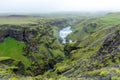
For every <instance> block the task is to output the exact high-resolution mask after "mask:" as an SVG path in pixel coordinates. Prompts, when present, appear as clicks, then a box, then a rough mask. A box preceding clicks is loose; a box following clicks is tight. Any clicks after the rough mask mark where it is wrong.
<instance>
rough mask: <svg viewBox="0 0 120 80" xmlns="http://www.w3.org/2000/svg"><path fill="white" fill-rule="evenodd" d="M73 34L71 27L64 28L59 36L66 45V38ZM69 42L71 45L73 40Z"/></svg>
mask: <svg viewBox="0 0 120 80" xmlns="http://www.w3.org/2000/svg"><path fill="white" fill-rule="evenodd" d="M71 32H72V30H71V26H68V27H66V28H63V29H61V30H60V32H59V36H60V37H61V39H62V43H63V44H65V43H66V37H67V36H68V35H69V34H70V33H71ZM69 42H70V43H71V42H72V40H69Z"/></svg>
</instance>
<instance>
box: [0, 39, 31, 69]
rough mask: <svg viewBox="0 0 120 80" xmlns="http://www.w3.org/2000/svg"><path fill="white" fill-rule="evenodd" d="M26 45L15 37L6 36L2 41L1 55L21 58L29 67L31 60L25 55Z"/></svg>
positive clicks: (0, 45)
mask: <svg viewBox="0 0 120 80" xmlns="http://www.w3.org/2000/svg"><path fill="white" fill-rule="evenodd" d="M24 47H25V43H24V42H19V41H17V40H15V39H13V38H6V39H5V41H4V42H2V43H0V56H1V57H11V58H13V59H15V60H20V61H22V62H23V63H24V64H25V66H26V67H28V66H29V65H30V60H29V59H27V58H26V57H25V56H23V54H24V52H23V48H24Z"/></svg>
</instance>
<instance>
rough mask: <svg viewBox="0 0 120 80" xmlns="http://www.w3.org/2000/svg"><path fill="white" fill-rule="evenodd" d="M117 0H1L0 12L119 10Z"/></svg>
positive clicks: (119, 6)
mask: <svg viewBox="0 0 120 80" xmlns="http://www.w3.org/2000/svg"><path fill="white" fill-rule="evenodd" d="M119 3H120V1H119V0H1V1H0V12H1V13H4V12H13V13H19V12H30V13H35V12H57V11H58V12H60V11H105V10H112V11H120V5H119Z"/></svg>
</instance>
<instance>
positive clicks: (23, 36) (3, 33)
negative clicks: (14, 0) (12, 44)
mask: <svg viewBox="0 0 120 80" xmlns="http://www.w3.org/2000/svg"><path fill="white" fill-rule="evenodd" d="M36 35H37V30H30V29H29V27H22V26H16V25H1V26H0V42H1V41H3V40H4V39H5V38H6V37H12V38H15V39H16V40H18V41H24V42H26V43H29V41H30V39H32V38H34V37H36Z"/></svg>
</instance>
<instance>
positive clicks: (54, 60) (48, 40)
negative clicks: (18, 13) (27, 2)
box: [0, 13, 120, 80]
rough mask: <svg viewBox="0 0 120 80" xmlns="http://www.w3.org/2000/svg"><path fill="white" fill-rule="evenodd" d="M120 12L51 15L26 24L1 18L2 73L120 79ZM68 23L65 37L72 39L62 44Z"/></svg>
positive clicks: (32, 78) (40, 79) (64, 79)
mask: <svg viewBox="0 0 120 80" xmlns="http://www.w3.org/2000/svg"><path fill="white" fill-rule="evenodd" d="M119 14H120V13H109V14H106V15H104V16H97V17H93V16H90V17H88V16H87V17H82V18H80V16H78V15H77V17H76V16H74V17H73V16H71V17H70V16H69V17H68V16H65V15H64V16H63V15H62V16H58V15H57V16H54V17H53V15H52V16H49V17H44V18H42V19H40V18H39V19H38V18H35V19H36V21H35V23H34V19H33V21H32V22H33V23H32V22H30V23H29V20H28V23H27V21H25V22H26V23H25V25H23V24H24V23H21V22H20V24H19V23H16V22H15V23H16V24H15V23H12V25H11V24H10V23H8V24H6V23H7V21H6V23H2V24H6V25H0V26H1V27H0V30H1V32H2V34H0V75H1V74H4V77H2V78H3V79H6V78H5V76H7V79H10V80H17V79H18V80H19V79H23V80H45V79H48V80H68V79H70V80H76V79H78V80H79V79H80V80H97V79H101V80H119V79H120V75H119V74H120V22H119V20H120V16H119ZM47 16H48V15H47ZM52 17H53V18H52ZM24 18H25V19H28V17H24ZM79 18H80V19H79ZM9 19H10V18H9ZM3 20H4V19H3ZM23 21H24V20H23ZM13 24H14V25H13ZM68 25H70V26H72V33H71V34H69V36H68V37H67V39H68V40H69V39H72V41H73V42H72V43H68V42H67V43H66V44H62V43H61V40H60V37H59V30H60V29H62V28H64V27H66V26H68ZM6 31H8V32H6ZM16 34H17V35H16ZM9 75H10V76H9ZM0 78H1V77H0Z"/></svg>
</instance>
